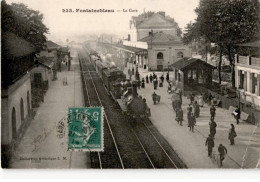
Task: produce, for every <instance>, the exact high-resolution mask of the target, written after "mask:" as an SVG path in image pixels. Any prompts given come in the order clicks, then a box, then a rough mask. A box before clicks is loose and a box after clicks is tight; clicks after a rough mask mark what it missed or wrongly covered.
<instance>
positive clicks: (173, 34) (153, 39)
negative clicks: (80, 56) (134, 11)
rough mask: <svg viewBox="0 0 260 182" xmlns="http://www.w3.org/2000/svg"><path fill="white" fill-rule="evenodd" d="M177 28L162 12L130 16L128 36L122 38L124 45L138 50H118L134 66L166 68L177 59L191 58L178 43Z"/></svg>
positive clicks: (179, 39)
mask: <svg viewBox="0 0 260 182" xmlns="http://www.w3.org/2000/svg"><path fill="white" fill-rule="evenodd" d="M178 30H179V27H178V24H177V23H176V22H175V21H174V19H173V18H171V17H169V16H166V15H165V12H158V13H153V12H148V13H143V14H141V15H139V16H137V17H132V19H131V20H130V30H129V32H130V33H129V35H128V39H127V40H124V41H123V45H125V46H129V47H136V48H139V49H142V50H140V51H139V52H137V53H135V52H132V51H131V50H128V49H127V50H124V49H121V48H120V47H118V49H119V50H121V52H122V51H123V52H124V53H126V56H124V57H126V58H127V59H128V60H129V61H130V60H133V59H134V62H135V61H136V63H138V65H140V66H142V67H144V68H147V67H148V69H149V70H151V71H153V70H159V71H163V70H168V68H169V67H168V66H169V65H170V64H172V63H174V62H176V61H177V60H178V59H180V58H183V57H191V49H190V47H189V46H186V45H184V44H183V43H182V41H181V37H180V35H178ZM115 47H116V46H115ZM140 52H141V53H140Z"/></svg>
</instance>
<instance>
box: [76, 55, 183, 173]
mask: <svg viewBox="0 0 260 182" xmlns="http://www.w3.org/2000/svg"><path fill="white" fill-rule="evenodd" d="M85 54H86V53H85V52H84V50H80V51H79V58H80V65H81V70H82V77H83V78H82V79H83V86H84V90H85V92H84V96H85V101H86V106H103V107H104V108H105V123H106V125H104V134H105V141H104V143H105V150H104V152H98V153H97V152H92V153H91V159H92V162H91V167H93V168H101V169H102V168H113V167H115V168H123V169H124V168H175V169H178V168H186V166H185V164H184V163H183V162H182V161H181V160H180V159H179V157H178V156H177V154H176V153H175V152H174V151H173V150H172V149H171V147H170V145H169V144H168V143H167V142H166V141H165V140H164V141H162V139H160V138H161V136H160V134H159V133H158V132H157V131H156V130H155V129H154V128H153V130H151V129H150V128H151V123H149V121H146V122H145V121H143V122H131V121H127V120H126V118H124V116H122V113H121V112H120V111H119V110H118V109H115V108H111V105H112V106H113V105H114V104H115V103H113V102H114V101H113V100H112V99H111V98H109V97H108V95H107V92H104V91H103V92H102V91H101V90H102V88H101V87H103V90H104V86H103V83H102V80H101V79H100V78H99V77H98V75H97V73H96V72H95V68H94V67H93V65H91V63H90V61H89V59H88V55H85ZM115 113H116V114H115ZM110 121H111V123H110ZM108 133H109V134H108ZM122 134H123V135H122ZM107 136H110V137H107ZM129 139H130V140H129ZM111 141H113V142H111ZM176 161H177V162H176Z"/></svg>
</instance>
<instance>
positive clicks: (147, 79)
mask: <svg viewBox="0 0 260 182" xmlns="http://www.w3.org/2000/svg"><path fill="white" fill-rule="evenodd" d="M145 79H146V83H149V78H148V75H146V77H145Z"/></svg>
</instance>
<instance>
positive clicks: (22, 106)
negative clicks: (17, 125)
mask: <svg viewBox="0 0 260 182" xmlns="http://www.w3.org/2000/svg"><path fill="white" fill-rule="evenodd" d="M20 111H21V121H23V120H24V105H23V98H21V100H20Z"/></svg>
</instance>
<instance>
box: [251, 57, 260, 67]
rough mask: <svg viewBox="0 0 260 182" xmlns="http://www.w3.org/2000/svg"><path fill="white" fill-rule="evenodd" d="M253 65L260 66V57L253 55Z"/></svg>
mask: <svg viewBox="0 0 260 182" xmlns="http://www.w3.org/2000/svg"><path fill="white" fill-rule="evenodd" d="M251 65H254V66H260V58H255V57H251Z"/></svg>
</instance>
